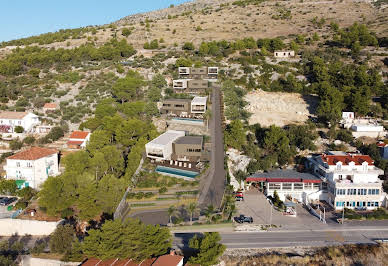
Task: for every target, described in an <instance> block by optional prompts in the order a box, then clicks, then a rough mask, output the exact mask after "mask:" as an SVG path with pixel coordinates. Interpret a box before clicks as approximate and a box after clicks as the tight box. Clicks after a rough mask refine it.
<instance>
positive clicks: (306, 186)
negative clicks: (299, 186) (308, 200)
mask: <svg viewBox="0 0 388 266" xmlns="http://www.w3.org/2000/svg"><path fill="white" fill-rule="evenodd" d="M303 186H304V189H308V190H311V189H312V188H313V184H312V183H304V184H303Z"/></svg>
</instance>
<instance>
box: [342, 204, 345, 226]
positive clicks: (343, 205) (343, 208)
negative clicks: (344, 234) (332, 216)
mask: <svg viewBox="0 0 388 266" xmlns="http://www.w3.org/2000/svg"><path fill="white" fill-rule="evenodd" d="M344 219H345V202H344V203H342V224H344Z"/></svg>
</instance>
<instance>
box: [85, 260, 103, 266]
mask: <svg viewBox="0 0 388 266" xmlns="http://www.w3.org/2000/svg"><path fill="white" fill-rule="evenodd" d="M100 261H101V260H100V259H96V258H91V259H87V260H86V261H85V262H84V263H82V264H81V265H82V266H95V265H97V264H98V263H99V262H100Z"/></svg>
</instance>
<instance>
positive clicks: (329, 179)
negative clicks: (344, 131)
mask: <svg viewBox="0 0 388 266" xmlns="http://www.w3.org/2000/svg"><path fill="white" fill-rule="evenodd" d="M306 164H307V165H306V166H307V167H308V168H310V169H311V170H312V172H313V173H314V174H315V175H316V176H318V177H319V178H321V180H322V182H323V189H324V190H326V191H327V201H328V203H329V204H330V205H332V206H333V207H334V208H335V209H337V210H340V209H342V208H344V207H345V208H351V209H354V208H356V209H358V208H362V209H375V208H378V207H380V206H381V205H382V204H383V201H384V199H385V196H386V194H385V193H384V191H383V187H382V184H383V181H382V180H380V179H379V175H383V174H384V171H383V170H381V169H380V168H377V167H376V166H375V165H374V161H373V160H372V158H371V157H370V156H369V155H362V154H358V153H345V152H341V151H330V152H328V153H324V154H321V155H316V156H312V157H310V158H308V160H307V163H306Z"/></svg>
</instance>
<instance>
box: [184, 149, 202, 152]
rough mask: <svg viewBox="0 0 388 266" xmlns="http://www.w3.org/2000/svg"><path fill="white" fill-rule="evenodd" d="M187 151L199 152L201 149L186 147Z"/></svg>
mask: <svg viewBox="0 0 388 266" xmlns="http://www.w3.org/2000/svg"><path fill="white" fill-rule="evenodd" d="M187 152H201V149H187Z"/></svg>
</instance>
